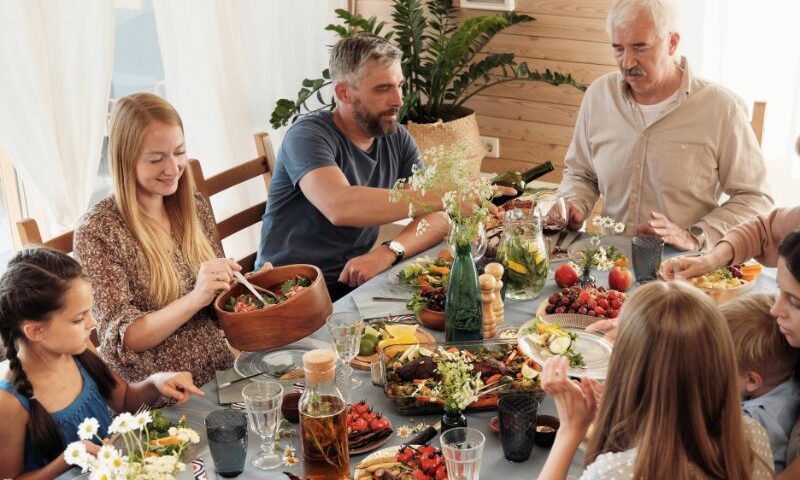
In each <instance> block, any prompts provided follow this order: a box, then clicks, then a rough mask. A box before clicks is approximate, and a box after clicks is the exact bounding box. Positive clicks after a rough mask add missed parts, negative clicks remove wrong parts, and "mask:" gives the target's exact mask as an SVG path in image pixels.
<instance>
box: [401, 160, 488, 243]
mask: <svg viewBox="0 0 800 480" xmlns="http://www.w3.org/2000/svg"><path fill="white" fill-rule="evenodd" d="M466 152H467V148H466V147H465V146H464V145H457V146H455V147H451V148H448V149H445V148H444V147H443V146H441V145H440V146H439V147H434V148H431V149H429V150H426V151H425V152H423V155H422V162H423V164H424V165H425V166H424V167H422V168H417V167H416V166H415V167H414V168H413V169H412V175H411V177H409V178H408V179H400V180H398V181H397V183H395V186H394V188H393V189H392V192H391V196H390V199H391V201H393V202H400V201H407V202H408V216H409V217H416V216H417V215H420V214H425V213H430V212H429V211H418V208H417V207H416V206H415V205H414V202H413V201H411V198H410V196H409V194H408V191H409V190H410V191H414V192H419V193H421V194H422V195H425V194H427V193H428V192H433V193H435V194H437V195H438V196H440V197H441V198H442V205H443V207H444V211H445V213H447V215H448V217H449V218H450V221H451V222H452V223H454V224H456V225H458V226H460V227H462V228H460V229H458V230H457V232H458V233H457V235H459V238H454V239H453V241H454V243H459V244H464V243H467V242H470V241H471V240H472V239H473V238H476V237H477V235H478V231H479V228H480V224H481V223H482V222H483V220H484V219H485V218H486V216H487V215H488V214H489V208H490V207H491V205H492V203H491V199H492V196H493V195H494V191H493V188H492V184H491V182H490V181H489V180H488V179H483V178H480V177H476V176H475V173H474V167H473V166H472V165H471V164H470V162H469V160H468V158H467V154H466ZM470 203H471V204H473V205H474V207H473V208H471V209H467V208H465V206H466V205H469V204H470ZM429 227H430V225H429V224H428V223H427V222H425V221H424V220H423V221H421V222H420V223H419V224H418V225H417V235H422V233H423V232H425V230H427V229H428V228H429Z"/></svg>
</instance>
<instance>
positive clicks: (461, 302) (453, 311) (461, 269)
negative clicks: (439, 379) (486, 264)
mask: <svg viewBox="0 0 800 480" xmlns="http://www.w3.org/2000/svg"><path fill="white" fill-rule="evenodd" d="M453 228H456V229H458V228H464V227H462V226H459V225H457V224H456V225H454V226H453ZM456 237H457V238H459V237H460V238H459V241H457V242H456V254H455V258H454V259H453V266H452V268H451V269H450V281H449V282H448V285H447V301H446V303H445V309H444V316H445V340H446V341H447V342H462V341H469V340H483V312H482V310H481V289H480V286H479V285H478V271H477V270H476V269H475V262H473V260H472V255H471V243H470V241H469V240H468V239H465V238H464V237H466V235H456Z"/></svg>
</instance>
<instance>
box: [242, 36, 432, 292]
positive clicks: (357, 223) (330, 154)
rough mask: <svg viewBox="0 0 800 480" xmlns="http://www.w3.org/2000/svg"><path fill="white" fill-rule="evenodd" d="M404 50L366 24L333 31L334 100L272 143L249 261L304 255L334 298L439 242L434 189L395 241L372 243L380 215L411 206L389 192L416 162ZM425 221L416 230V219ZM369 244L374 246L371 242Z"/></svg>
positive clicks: (397, 215) (387, 219)
mask: <svg viewBox="0 0 800 480" xmlns="http://www.w3.org/2000/svg"><path fill="white" fill-rule="evenodd" d="M401 56H402V53H401V52H400V50H399V49H397V47H395V46H393V45H392V44H391V43H389V42H388V41H386V40H385V39H383V38H382V37H379V36H376V35H371V34H359V35H356V36H354V37H350V38H345V39H342V40H340V41H339V42H338V43H337V44H336V45H335V46H334V47H333V50H332V52H331V58H330V74H331V78H332V79H333V84H334V93H335V97H336V108H335V109H334V110H333V111H327V110H326V111H318V112H314V113H311V114H308V115H306V116H304V117H302V118H301V119H299V120H298V121H297V122H296V123H295V124H294V125H292V127H291V128H290V129H289V131H288V132H287V133H286V137H285V138H284V140H283V143H282V145H281V149H280V152H279V153H278V158H277V163H276V166H275V172H274V173H273V176H272V183H271V184H270V189H269V197H268V201H267V209H266V212H265V213H264V217H263V223H262V228H261V244H260V247H259V252H258V259H257V260H256V265H258V266H259V267H260V266H261V265H263V264H264V263H265V262H272V264H273V265H276V266H278V265H285V264H291V263H311V264H314V265H317V266H318V267H320V269H321V270H322V272H323V274H324V276H325V281H326V283H327V285H328V291H329V292H330V294H331V298H332V299H333V300H336V299H338V298H340V297H341V296H343V295H345V294H346V293H348V292H349V291H350V290H351V289H352V288H354V287H356V286H358V285H360V284H362V283H364V282H365V281H367V280H369V279H370V278H372V277H373V276H375V275H377V274H378V273H380V272H382V271H384V270H386V269H387V268H389V267H390V266H392V265H394V264H395V263H397V262H399V261H400V260H402V259H403V257H404V256H410V255H413V254H416V253H417V252H420V251H422V250H424V249H427V248H430V247H431V246H433V245H435V244H436V243H438V242H440V241H441V240H442V238H443V237H444V234H445V232H446V231H447V220H446V218H445V217H444V215H443V214H442V213H441V212H437V210H441V209H442V201H441V198H436V197H434V196H432V195H430V194H428V195H427V196H422V195H415V194H414V193H413V192H410V193H411V195H414V199H413V201H414V203H415V206H416V209H415V210H416V211H425V212H434V213H429V214H427V215H424V216H420V217H417V218H415V219H413V220H412V222H411V223H410V224H409V225H408V226H407V227H406V228H405V229H404V230H403V231H402V232H401V233H400V234H399V235H398V236H397V237H396V238H395V239H394V240H392V241H390V242H386V243H384V244H383V245H381V246H378V247H377V248H374V249H372V247H373V244H374V243H375V241H376V239H377V236H378V227H379V226H380V225H383V224H386V223H391V222H394V221H397V220H400V219H404V218H406V217H407V216H408V204H407V203H404V202H398V203H393V202H391V201H390V200H389V193H390V189H391V188H392V187H393V186H394V184H395V182H396V181H397V180H398V179H400V178H407V177H410V176H411V174H412V167H413V166H414V165H417V166H421V164H420V159H419V157H420V154H419V149H418V148H417V145H416V143H414V139H413V138H411V136H410V135H409V133H408V132H407V131H406V129H405V128H404V127H403V126H401V125H398V123H397V120H398V112H399V110H400V107H401V106H402V104H403V96H402V87H403V83H404V79H403V72H402V69H401V67H400V60H401ZM422 219H425V221H427V222H428V223H429V224H430V228H428V229H427V231H426V232H425V233H423V234H422V235H421V236H418V235H417V234H416V228H417V224H418V223H419V222H420V221H421V220H422ZM371 249H372V250H371Z"/></svg>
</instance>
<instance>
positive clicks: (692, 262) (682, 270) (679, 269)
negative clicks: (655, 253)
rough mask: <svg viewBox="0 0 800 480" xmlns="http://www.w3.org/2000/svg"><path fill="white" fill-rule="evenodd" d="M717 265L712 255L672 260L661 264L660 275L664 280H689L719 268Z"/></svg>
mask: <svg viewBox="0 0 800 480" xmlns="http://www.w3.org/2000/svg"><path fill="white" fill-rule="evenodd" d="M715 263H716V262H714V260H713V258H711V256H710V255H697V256H691V257H677V258H671V259H669V260H667V261H666V262H664V263H662V264H661V269H660V271H659V273H660V274H661V277H662V278H663V279H664V280H688V279H690V278H694V277H699V276H700V275H704V274H706V273H708V272H710V271H712V270H714V269H716V268H718V267H719V265H715Z"/></svg>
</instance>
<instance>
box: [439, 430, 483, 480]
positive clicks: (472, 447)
mask: <svg viewBox="0 0 800 480" xmlns="http://www.w3.org/2000/svg"><path fill="white" fill-rule="evenodd" d="M485 442H486V437H484V436H483V434H482V433H481V432H479V431H478V430H475V429H474V428H469V427H458V428H451V429H450V430H448V431H446V432H444V433H443V434H442V435H441V436H440V437H439V443H441V445H442V454H443V455H444V461H445V464H446V465H447V478H449V479H450V480H478V478H479V476H480V471H481V456H482V455H483V444H484V443H485Z"/></svg>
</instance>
